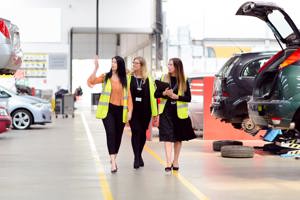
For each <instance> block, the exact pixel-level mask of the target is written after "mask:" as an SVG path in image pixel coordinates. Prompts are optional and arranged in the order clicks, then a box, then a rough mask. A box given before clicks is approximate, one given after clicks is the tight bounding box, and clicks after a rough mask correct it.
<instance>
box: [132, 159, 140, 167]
mask: <svg viewBox="0 0 300 200" xmlns="http://www.w3.org/2000/svg"><path fill="white" fill-rule="evenodd" d="M133 168H134V169H138V168H140V160H139V159H134V162H133Z"/></svg>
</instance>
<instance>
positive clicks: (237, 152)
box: [221, 145, 254, 158]
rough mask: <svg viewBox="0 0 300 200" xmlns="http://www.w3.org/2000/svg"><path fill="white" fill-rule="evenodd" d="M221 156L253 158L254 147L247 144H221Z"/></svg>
mask: <svg viewBox="0 0 300 200" xmlns="http://www.w3.org/2000/svg"><path fill="white" fill-rule="evenodd" d="M221 156H222V157H225V158H253V156H254V148H253V147H248V146H236V145H230V146H223V147H222V148H221Z"/></svg>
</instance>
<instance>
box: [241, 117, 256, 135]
mask: <svg viewBox="0 0 300 200" xmlns="http://www.w3.org/2000/svg"><path fill="white" fill-rule="evenodd" d="M241 125H242V129H243V130H244V131H245V132H246V133H249V134H250V135H252V136H255V135H256V134H257V133H258V131H259V130H260V128H259V127H258V126H257V125H256V124H254V122H253V121H252V120H251V119H250V118H245V119H244V120H243V121H242V124H241Z"/></svg>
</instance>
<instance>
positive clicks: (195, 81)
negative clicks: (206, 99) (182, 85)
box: [188, 75, 203, 135]
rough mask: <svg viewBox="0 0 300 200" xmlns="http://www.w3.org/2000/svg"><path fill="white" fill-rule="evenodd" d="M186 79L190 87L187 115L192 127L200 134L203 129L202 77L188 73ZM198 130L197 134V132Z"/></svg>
mask: <svg viewBox="0 0 300 200" xmlns="http://www.w3.org/2000/svg"><path fill="white" fill-rule="evenodd" d="M188 81H189V84H190V88H191V96H192V99H191V102H190V103H189V116H190V118H191V121H192V127H193V129H194V130H195V131H196V132H197V135H199V134H200V131H202V130H203V77H201V76H196V75H190V76H189V77H188ZM198 132H199V134H198Z"/></svg>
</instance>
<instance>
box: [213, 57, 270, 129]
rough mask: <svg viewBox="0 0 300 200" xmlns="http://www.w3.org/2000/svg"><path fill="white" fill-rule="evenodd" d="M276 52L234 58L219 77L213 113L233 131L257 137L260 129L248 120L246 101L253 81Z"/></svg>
mask: <svg viewBox="0 0 300 200" xmlns="http://www.w3.org/2000/svg"><path fill="white" fill-rule="evenodd" d="M274 53H275V52H256V53H240V54H236V55H234V56H232V57H231V58H230V59H229V60H228V61H227V62H226V63H225V64H224V66H223V67H222V68H221V70H220V71H219V72H218V73H217V74H216V76H215V81H214V91H213V97H212V105H211V108H210V109H211V113H212V114H213V115H214V116H215V117H217V118H219V119H221V121H224V122H227V123H231V124H232V126H233V127H234V128H237V129H241V128H242V129H243V130H244V131H246V132H247V133H250V134H256V133H257V132H258V130H259V128H258V127H257V126H256V125H255V124H254V123H253V121H252V120H251V119H250V118H249V115H248V110H247V101H248V100H249V99H250V96H251V95H252V90H253V85H254V79H255V77H256V75H257V73H258V71H259V69H260V68H261V67H262V66H263V64H264V63H265V62H266V61H267V60H268V59H269V58H270V57H271V56H272V55H274Z"/></svg>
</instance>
